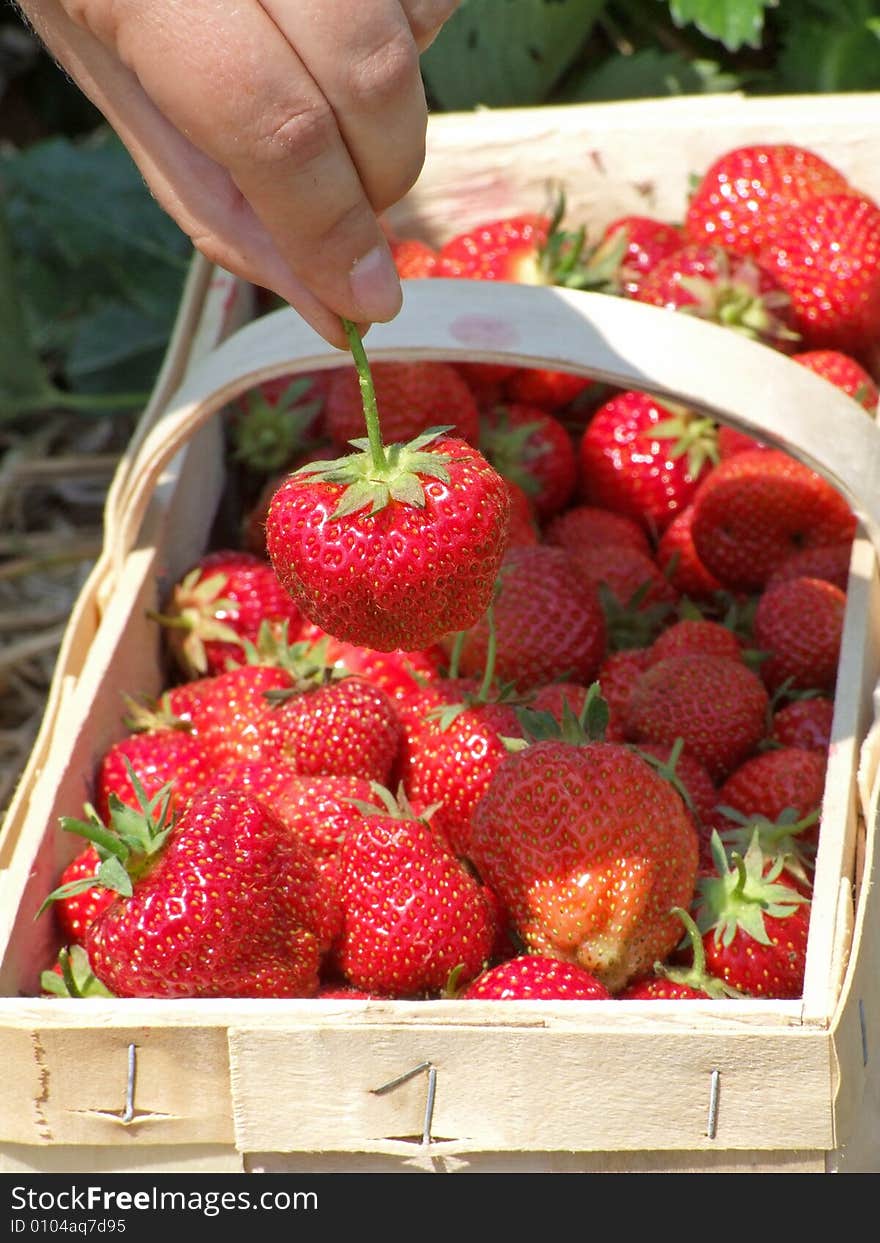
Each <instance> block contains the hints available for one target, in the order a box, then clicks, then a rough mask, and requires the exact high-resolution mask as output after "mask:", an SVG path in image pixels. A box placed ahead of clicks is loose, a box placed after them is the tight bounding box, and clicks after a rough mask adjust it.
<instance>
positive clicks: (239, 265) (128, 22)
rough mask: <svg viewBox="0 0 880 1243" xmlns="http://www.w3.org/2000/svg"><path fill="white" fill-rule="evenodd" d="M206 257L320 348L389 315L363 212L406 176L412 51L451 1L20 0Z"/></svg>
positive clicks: (386, 264)
mask: <svg viewBox="0 0 880 1243" xmlns="http://www.w3.org/2000/svg"><path fill="white" fill-rule="evenodd" d="M19 5H20V8H21V9H22V12H23V13H24V15H25V17H26V18H27V19H28V20H29V21H30V23H31V24H32V25H33V27H34V29H35V30H36V32H37V34H38V35H39V36H40V38H41V39H42V40H43V42H44V43H45V45H46V47H47V48H48V49H49V51H50V52H51V53H52V54H53V55H54V56H55V57H57V59H58V60H59V62H60V63H61V64H62V66H63V67H64V68H65V69H66V70H67V71H68V72H69V73H70V75H71V76H72V77H73V78H74V79H75V80H76V82H77V83H78V85H79V86H80V88H81V89H82V90H83V91H84V93H85V94H86V95H87V96H88V97H89V98H90V99H91V100H92V102H93V103H94V104H95V105H96V106H97V107H98V108H99V109H100V110H101V112H102V113H103V114H104V116H105V117H106V118H107V120H108V121H109V122H110V124H111V125H112V126H113V128H114V129H115V130H116V132H117V133H118V134H119V136H120V138H121V139H122V141H123V142H124V143H125V145H126V147H127V148H128V150H129V151H130V153H131V155H132V157H133V158H134V160H135V161H136V162H137V164H138V167H139V168H140V170H141V172H142V174H143V176H144V177H145V179H146V181H147V184H148V185H149V187H150V189H151V191H152V193H153V194H154V196H155V197H156V199H157V200H158V202H159V203H160V204H161V205H162V207H163V208H164V209H165V210H166V211H167V212H168V214H169V215H170V216H172V217H173V218H174V220H175V221H176V222H177V224H178V225H179V226H180V227H181V229H183V230H184V232H186V233H187V234H188V235H189V237H190V238H191V239H192V241H193V244H194V245H195V246H196V247H197V248H198V249H199V250H200V251H202V253H203V254H204V255H206V256H207V258H208V259H210V260H211V261H212V262H214V263H217V264H219V265H220V266H222V267H224V268H226V269H227V270H229V271H230V272H234V273H236V274H237V275H239V276H242V277H244V278H245V279H247V280H250V281H252V282H253V283H254V284H257V285H262V286H264V287H266V288H268V289H271V290H273V291H274V292H275V293H277V294H278V295H279V296H280V297H282V298H283V299H284V300H285V301H287V302H289V303H290V305H291V306H293V307H295V308H296V310H297V311H298V312H299V313H300V314H301V315H302V316H303V317H304V318H305V319H306V320H308V322H309V323H310V324H311V325H312V326H313V327H314V328H315V329H316V330H317V331H318V332H319V333H321V335H322V336H324V337H325V338H326V339H327V340H328V341H330V342H331V343H333V344H334V345H337V346H339V347H340V348H346V345H347V339H346V336H345V333H344V331H343V328H342V325H341V322H340V317H342V316H344V317H345V318H347V319H350V320H354V321H355V322H357V323H360V324H364V325H366V324H369V323H371V322H372V321H374V320H380V321H381V320H388V319H391V318H393V317H394V315H395V314H396V313H397V311H398V310H399V309H400V300H401V292H400V282H399V280H398V277H397V273H396V270H395V268H394V264H393V261H392V259H391V256H390V253H389V250H388V245H387V242H386V240H385V237H384V235H383V232H382V229H381V227H380V225H379V222H378V219H377V216H378V214H379V213H381V212H382V211H384V210H385V209H386V208H388V207H390V206H391V205H392V204H393V203H395V202H397V200H398V199H400V198H402V197H403V195H404V194H405V193H406V191H407V190H408V189H409V188H410V187H411V186H412V185H413V183H414V182H415V180H416V178H417V177H418V175H419V172H420V171H421V167H422V163H423V160H424V153H425V145H424V144H425V127H426V122H427V109H426V105H425V98H424V91H423V88H422V81H421V75H420V73H419V61H418V57H419V53H420V52H422V51H424V49H425V48H426V47H427V46H428V45H429V44H430V43H431V41H432V40H433V38H434V37H435V35H436V34H437V32H438V31H439V30H440V28H441V26H442V25H443V22H444V21H445V20H446V19H447V17H449V15H450V14H451V13H452V12H453V11H454V10H455V8H456V7H457V0H240V2H238V3H230V2H229V0H154V2H153V3H150V4H144V3H142V0H141V2H139V0H19Z"/></svg>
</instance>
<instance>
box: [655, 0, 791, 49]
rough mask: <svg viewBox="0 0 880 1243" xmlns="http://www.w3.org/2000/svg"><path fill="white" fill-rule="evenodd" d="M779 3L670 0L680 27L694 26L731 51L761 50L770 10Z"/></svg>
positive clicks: (757, 0) (673, 16)
mask: <svg viewBox="0 0 880 1243" xmlns="http://www.w3.org/2000/svg"><path fill="white" fill-rule="evenodd" d="M777 3H778V0H670V3H669V11H670V13H671V15H672V20H673V21H674V22H675V24H676V25H677V26H686V25H687V24H688V23H693V25H695V26H696V27H697V29H698V30H699V31H700V32H701V34H704V35H708V37H709V38H710V39H717V40H718V41H719V42H720V43H723V44H724V46H725V47H726V48H727V49H728V50H729V51H736V50H737V49H738V48H741V47H742V46H743V45H746V46H748V47H760V45H761V36H762V34H763V30H764V17H765V14H766V12H767V9H770V8H776V6H777Z"/></svg>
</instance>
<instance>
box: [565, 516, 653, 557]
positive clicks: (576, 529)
mask: <svg viewBox="0 0 880 1243" xmlns="http://www.w3.org/2000/svg"><path fill="white" fill-rule="evenodd" d="M544 540H545V542H546V543H548V544H556V545H558V547H560V548H565V549H566V550H568V551H569V552H571V551H574V550H575V549H578V548H582V547H583V546H584V545H585V544H626V545H627V546H628V547H629V548H634V549H635V550H636V552H641V553H644V555H645V556H650V555H651V545H650V543H649V542H648V536H647V535H646V533H645V528H644V527H643V526H642V525H641V523H639V522H636V521H635V519H634V518H628V517H627V516H626V515H625V514H616V513H613V512H612V511H611V510H610V509H603V508H601V507H600V506H596V505H570V506H568V507H567V508H566V509H564V510H563V511H562V513H560V514H557V515H556V516H555V517H554V518H552V519H551V520H550V522H549V523H548V524H547V526H546V528H545V530H544Z"/></svg>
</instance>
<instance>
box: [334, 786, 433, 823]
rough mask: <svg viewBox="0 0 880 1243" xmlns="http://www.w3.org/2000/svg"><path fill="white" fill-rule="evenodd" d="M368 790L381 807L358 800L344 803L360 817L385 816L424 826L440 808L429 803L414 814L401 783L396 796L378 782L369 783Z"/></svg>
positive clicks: (346, 800)
mask: <svg viewBox="0 0 880 1243" xmlns="http://www.w3.org/2000/svg"><path fill="white" fill-rule="evenodd" d="M370 789H371V790H372V791H373V793H374V794H375V795H376V797H377V798H378V799H379V800H380V803H381V806H380V805H379V804H378V803H369V802H366V801H365V800H364V799H360V798H347V799H345V800H344V802H346V803H350V804H351V806H352V807H356V808H357V809H358V811H359V812H360V813H361V815H362V816H385V817H390V819H392V820H422V821H424V822H425V824H429V823H430V821H431V817H432V816H433V815H434V812H435V811H437V809H438V808H439V807H440V806H441V804H440V803H431V805H430V806H429V807H426V808H425V809H424V811H420V812H416V811H415V810H414V808H413V806H412V804H411V803H410V801H409V799H408V798H407V796H406V791H405V790H404V788H403V782H401V783H400V785H399V786H398V787H397V793H396V794H392V793H391V791H390V790H389V789H388V787H387V786H383V785H382V784H381V782H378V781H371V782H370Z"/></svg>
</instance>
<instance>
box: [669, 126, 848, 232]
mask: <svg viewBox="0 0 880 1243" xmlns="http://www.w3.org/2000/svg"><path fill="white" fill-rule="evenodd" d="M847 189H848V183H847V180H846V178H845V177H844V176H843V174H842V173H840V172H838V171H837V169H835V168H833V167H832V166H831V165H830V164H829V163H828V162H827V161H826V160H823V159H822V157H821V156H819V155H817V154H816V153H815V152H814V151H810V150H807V149H806V148H804V147H798V146H795V145H794V144H793V143H759V144H752V145H749V146H742V147H737V148H735V149H734V150H731V151H725V152H724V154H723V155H721V156H719V158H718V159H717V160H715V162H714V163H713V164H712V165H711V166H710V167H709V168H708V169H707V170H706V172H705V173H704V174H703V175H702V177H701V178H700V180H699V183H698V184H697V187H696V189H695V190H694V192H693V194H692V195H691V197H690V201H689V203H688V209H687V213H686V216H685V223H684V228H685V233H686V234H687V236H688V237H690V238H692V239H693V240H694V241H708V242H714V243H715V244H716V245H719V246H725V247H727V248H728V249H729V250H733V251H737V252H739V253H740V254H744V255H753V256H757V255H758V253H759V252H760V250H761V249H762V247H763V245H764V244H765V242H767V241H768V240H770V239H771V238H772V237H773V236H774V235H775V233H776V232H777V229H778V227H779V223H780V221H781V219H782V218H783V217H784V216H785V214H786V213H787V212H788V211H789V210H790V209H791V208H792V207H795V206H797V204H799V203H802V202H804V201H805V200H806V199H809V198H812V197H813V196H814V195H817V194H834V193H838V192H845V191H846V190H847Z"/></svg>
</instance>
